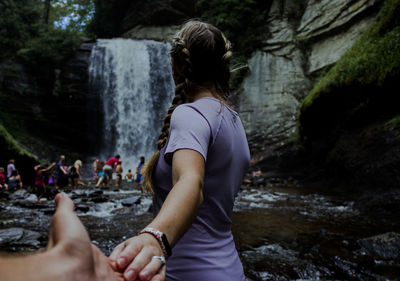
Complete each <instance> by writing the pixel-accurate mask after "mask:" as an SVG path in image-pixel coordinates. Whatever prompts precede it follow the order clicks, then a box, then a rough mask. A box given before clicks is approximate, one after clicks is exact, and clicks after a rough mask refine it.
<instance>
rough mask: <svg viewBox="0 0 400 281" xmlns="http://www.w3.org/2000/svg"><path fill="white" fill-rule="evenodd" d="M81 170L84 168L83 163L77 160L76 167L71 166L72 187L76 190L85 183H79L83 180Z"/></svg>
mask: <svg viewBox="0 0 400 281" xmlns="http://www.w3.org/2000/svg"><path fill="white" fill-rule="evenodd" d="M81 168H82V161H81V160H76V161H75V163H74V165H72V166H71V168H70V170H69V171H68V172H69V177H70V178H71V181H72V186H73V188H74V189H76V188H77V187H78V185H83V182H81V181H79V179H81V178H82V177H81Z"/></svg>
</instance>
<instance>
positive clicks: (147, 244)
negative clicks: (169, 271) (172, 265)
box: [110, 233, 166, 281]
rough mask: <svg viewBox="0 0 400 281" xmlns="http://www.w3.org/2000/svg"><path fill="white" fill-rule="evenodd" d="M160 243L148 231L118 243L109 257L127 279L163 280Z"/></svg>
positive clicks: (130, 280) (143, 280) (163, 272)
mask: <svg viewBox="0 0 400 281" xmlns="http://www.w3.org/2000/svg"><path fill="white" fill-rule="evenodd" d="M160 256H163V252H162V250H161V247H160V244H159V243H158V241H157V240H156V239H155V238H154V237H153V236H152V235H151V234H148V233H143V234H140V235H138V236H135V237H132V238H130V239H128V240H126V241H124V242H122V243H121V244H119V245H118V246H117V247H116V248H115V249H114V251H113V252H112V253H111V256H110V258H111V259H113V260H115V261H116V267H117V269H118V270H119V271H120V272H121V273H123V274H124V278H125V280H128V281H135V280H141V281H164V280H165V271H166V268H165V265H164V264H163V261H162V259H161V258H159V257H160Z"/></svg>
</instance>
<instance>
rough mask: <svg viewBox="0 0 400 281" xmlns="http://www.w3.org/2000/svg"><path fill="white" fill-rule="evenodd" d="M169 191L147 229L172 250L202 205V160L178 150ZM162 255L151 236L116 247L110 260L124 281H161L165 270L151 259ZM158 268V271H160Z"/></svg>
mask: <svg viewBox="0 0 400 281" xmlns="http://www.w3.org/2000/svg"><path fill="white" fill-rule="evenodd" d="M172 176H173V188H172V190H171V191H170V193H169V195H168V196H167V199H166V200H165V202H164V204H163V206H162V208H161V210H160V212H159V214H158V215H157V217H156V218H155V219H154V220H153V221H152V222H151V223H150V224H149V225H148V227H151V228H154V229H157V230H159V231H161V232H163V233H164V234H165V235H166V236H167V238H168V241H169V243H170V245H171V247H173V246H174V245H175V244H176V243H177V242H178V241H179V239H180V238H181V237H182V236H183V234H184V233H185V232H186V231H187V230H188V229H189V227H190V226H191V224H192V222H193V220H194V218H195V217H196V215H197V211H198V209H199V207H200V206H201V204H202V202H203V191H202V188H203V178H204V158H203V156H202V155H201V154H200V153H199V152H197V151H194V150H190V149H182V150H178V151H176V152H175V153H174V154H173V159H172ZM160 255H163V252H162V250H161V247H160V245H159V243H158V241H157V240H156V239H155V238H154V237H153V236H152V235H151V234H147V233H144V234H141V235H138V236H135V237H133V238H131V239H129V240H127V241H125V242H123V243H121V244H120V245H118V246H117V247H116V249H115V250H114V251H113V253H112V254H111V258H113V259H116V260H117V263H118V267H119V268H120V269H121V271H123V272H124V276H125V278H126V279H127V280H128V281H132V280H136V278H139V279H140V280H152V281H156V280H164V279H165V266H162V264H161V263H160V261H159V260H157V259H153V256H160ZM160 267H161V269H160Z"/></svg>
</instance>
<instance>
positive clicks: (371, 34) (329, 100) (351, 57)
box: [300, 0, 400, 137]
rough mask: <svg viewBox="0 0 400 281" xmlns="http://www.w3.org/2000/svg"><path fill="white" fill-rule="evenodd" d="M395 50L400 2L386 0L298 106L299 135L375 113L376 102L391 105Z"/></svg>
mask: <svg viewBox="0 0 400 281" xmlns="http://www.w3.org/2000/svg"><path fill="white" fill-rule="evenodd" d="M399 53H400V1H399V0H387V1H385V2H384V4H383V6H382V8H381V10H380V12H379V14H378V15H377V17H376V22H375V23H374V24H373V25H372V26H371V27H370V28H369V29H368V30H367V31H366V32H365V33H364V34H363V35H362V36H361V37H360V39H359V40H358V41H357V42H356V43H355V44H354V46H353V47H352V48H351V49H349V50H348V51H347V52H346V53H345V54H344V55H343V56H342V58H341V59H340V60H339V61H338V62H337V64H336V65H335V66H334V67H333V68H332V69H331V70H330V71H329V72H328V73H327V75H326V76H325V77H323V78H322V79H321V80H320V81H319V83H317V84H316V86H315V87H314V89H313V90H312V91H311V92H310V93H309V95H308V96H307V97H306V98H305V99H304V101H303V103H302V105H301V108H300V122H301V131H302V133H303V136H305V137H307V136H311V135H315V134H316V130H315V129H316V128H317V127H319V128H320V129H322V130H324V129H323V127H329V126H330V125H332V124H335V123H336V121H337V120H341V121H342V123H343V124H345V123H346V120H347V121H348V120H349V119H355V118H357V117H358V116H360V114H362V113H365V112H367V111H370V110H375V112H376V110H378V109H377V108H376V106H377V105H378V104H379V105H380V106H382V107H387V108H388V109H389V108H391V101H392V100H393V99H395V98H396V95H397V93H394V88H392V86H393V85H396V84H397V83H394V79H395V77H399V74H400V56H399ZM397 88H398V86H397ZM372 101H374V102H375V103H373V102H372ZM382 109H383V108H380V110H382ZM378 111H379V110H378ZM395 111H396V110H395ZM397 111H398V110H397ZM376 113H378V112H376ZM384 113H385V114H386V113H388V112H387V111H386V112H384ZM392 113H394V114H395V112H392ZM338 115H340V116H338ZM336 125H337V124H336Z"/></svg>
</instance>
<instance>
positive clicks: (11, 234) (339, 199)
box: [0, 178, 400, 280]
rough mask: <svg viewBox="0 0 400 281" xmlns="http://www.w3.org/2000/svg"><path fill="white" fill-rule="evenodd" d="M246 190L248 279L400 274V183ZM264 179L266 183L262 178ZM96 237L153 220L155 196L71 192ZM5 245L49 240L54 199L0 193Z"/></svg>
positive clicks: (238, 220)
mask: <svg viewBox="0 0 400 281" xmlns="http://www.w3.org/2000/svg"><path fill="white" fill-rule="evenodd" d="M256 182H257V183H258V186H257V188H255V187H253V183H252V182H251V181H250V182H249V186H248V187H244V188H243V190H242V191H241V192H240V194H239V196H238V198H237V202H236V205H235V209H234V215H233V232H234V236H235V240H236V244H237V248H238V250H239V254H240V256H241V259H242V261H243V264H244V267H245V271H246V276H247V278H248V279H249V280H316V279H318V280H398V279H399V278H400V234H399V233H400V223H399V220H398V217H399V214H400V204H398V202H399V200H400V190H398V189H394V190H389V191H387V190H386V191H382V192H378V193H377V192H369V191H363V192H361V193H353V194H348V193H347V192H344V191H343V188H342V189H339V191H338V190H333V189H329V188H325V190H330V191H329V192H323V193H322V192H320V191H318V190H320V189H321V188H320V186H319V187H306V186H301V185H299V184H298V183H297V182H296V181H295V180H293V179H279V178H274V179H264V180H263V179H262V178H261V179H257V181H256ZM260 183H261V184H260ZM67 193H68V195H69V196H70V197H71V198H72V199H73V200H74V202H75V204H76V212H77V214H78V216H79V217H80V219H81V220H82V222H83V223H84V225H85V226H86V228H87V229H88V231H89V234H90V237H91V239H92V242H93V243H94V244H96V245H98V246H99V247H100V249H101V250H102V251H103V252H105V253H106V254H109V253H110V252H111V251H112V249H113V248H114V247H115V246H116V245H117V244H118V243H120V242H121V241H123V240H124V239H126V238H128V237H130V236H132V235H135V234H136V233H137V232H138V231H139V230H140V229H141V228H143V227H144V226H145V225H146V224H147V223H148V222H149V220H150V219H151V217H152V214H151V212H150V211H151V198H150V196H148V195H143V194H141V193H140V191H139V190H137V189H136V188H134V186H129V185H127V184H124V185H123V188H122V189H120V190H115V191H113V190H107V189H95V188H94V187H90V186H85V187H82V188H80V189H77V190H73V191H71V190H70V191H67ZM0 198H1V199H0V247H1V251H3V252H9V253H20V252H26V251H29V252H30V251H36V250H38V249H40V248H43V247H45V246H46V243H47V235H48V233H47V231H48V226H49V222H50V219H51V215H52V214H53V212H54V208H55V205H54V202H53V201H52V200H46V199H44V200H42V201H41V202H40V203H39V204H38V203H36V196H35V195H33V194H31V193H29V192H28V191H26V190H19V191H17V192H15V193H14V194H8V193H5V192H0Z"/></svg>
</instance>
